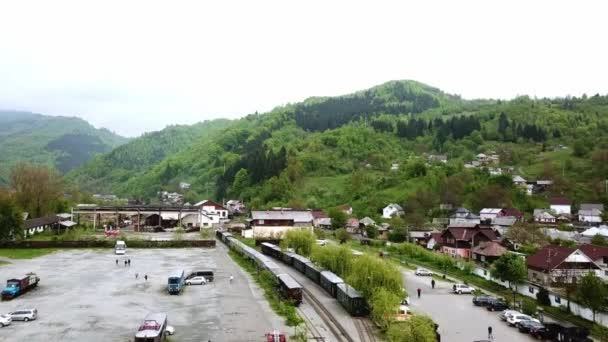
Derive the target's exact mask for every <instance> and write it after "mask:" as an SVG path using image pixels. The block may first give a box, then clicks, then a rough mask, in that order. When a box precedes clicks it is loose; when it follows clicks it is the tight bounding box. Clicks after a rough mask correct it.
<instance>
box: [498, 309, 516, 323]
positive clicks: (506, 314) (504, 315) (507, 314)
mask: <svg viewBox="0 0 608 342" xmlns="http://www.w3.org/2000/svg"><path fill="white" fill-rule="evenodd" d="M520 313H521V312H519V311H517V310H505V311H503V312H501V313H500V315H498V317H500V319H501V320H503V321H506V320H507V319H509V318H510V317H511V316H513V315H517V314H520Z"/></svg>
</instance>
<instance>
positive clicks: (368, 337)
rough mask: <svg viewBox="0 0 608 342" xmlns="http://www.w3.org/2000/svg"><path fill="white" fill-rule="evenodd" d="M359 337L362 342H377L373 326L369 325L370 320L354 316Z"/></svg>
mask: <svg viewBox="0 0 608 342" xmlns="http://www.w3.org/2000/svg"><path fill="white" fill-rule="evenodd" d="M353 322H354V323H355V328H356V329H357V333H359V339H360V341H361V342H376V336H375V335H374V330H373V328H372V327H371V326H370V325H369V321H367V320H366V319H364V318H353Z"/></svg>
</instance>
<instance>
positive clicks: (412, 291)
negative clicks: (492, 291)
mask: <svg viewBox="0 0 608 342" xmlns="http://www.w3.org/2000/svg"><path fill="white" fill-rule="evenodd" d="M404 280H405V284H406V287H407V291H408V294H409V296H410V302H411V303H410V308H411V309H412V310H413V311H414V312H418V313H423V314H426V315H428V316H430V317H431V318H432V319H433V320H434V321H435V323H437V324H439V332H440V333H441V340H442V341H449V342H471V341H477V340H484V339H486V338H487V337H488V326H491V327H492V330H493V335H494V341H496V342H524V341H533V340H534V339H533V338H532V337H531V336H530V335H527V334H523V333H520V332H519V330H517V329H516V328H511V327H509V326H508V325H507V323H506V322H504V321H501V320H500V318H498V314H499V312H490V311H488V310H486V309H485V308H481V307H477V306H474V305H473V304H472V299H473V295H469V294H462V295H456V294H452V291H451V288H452V283H447V282H443V281H437V283H436V285H435V289H434V290H433V289H431V277H422V276H416V275H414V271H405V273H404ZM418 288H420V289H421V290H422V295H421V296H420V299H418V298H417V294H416V289H418Z"/></svg>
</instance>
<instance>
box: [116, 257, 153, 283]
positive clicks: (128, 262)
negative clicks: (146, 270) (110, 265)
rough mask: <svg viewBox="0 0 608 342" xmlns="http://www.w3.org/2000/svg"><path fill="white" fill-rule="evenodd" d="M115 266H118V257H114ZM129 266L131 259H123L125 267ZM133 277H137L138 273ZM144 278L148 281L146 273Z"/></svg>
mask: <svg viewBox="0 0 608 342" xmlns="http://www.w3.org/2000/svg"><path fill="white" fill-rule="evenodd" d="M116 266H118V259H116ZM127 266H129V267H131V259H125V267H127ZM135 279H139V273H137V272H136V273H135ZM144 279H145V280H146V281H148V275H147V274H144Z"/></svg>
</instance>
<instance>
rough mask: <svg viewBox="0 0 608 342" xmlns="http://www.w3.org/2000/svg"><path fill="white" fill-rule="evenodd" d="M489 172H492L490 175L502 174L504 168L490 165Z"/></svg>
mask: <svg viewBox="0 0 608 342" xmlns="http://www.w3.org/2000/svg"><path fill="white" fill-rule="evenodd" d="M488 172H489V173H490V176H500V175H502V169H501V168H499V167H489V168H488Z"/></svg>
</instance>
